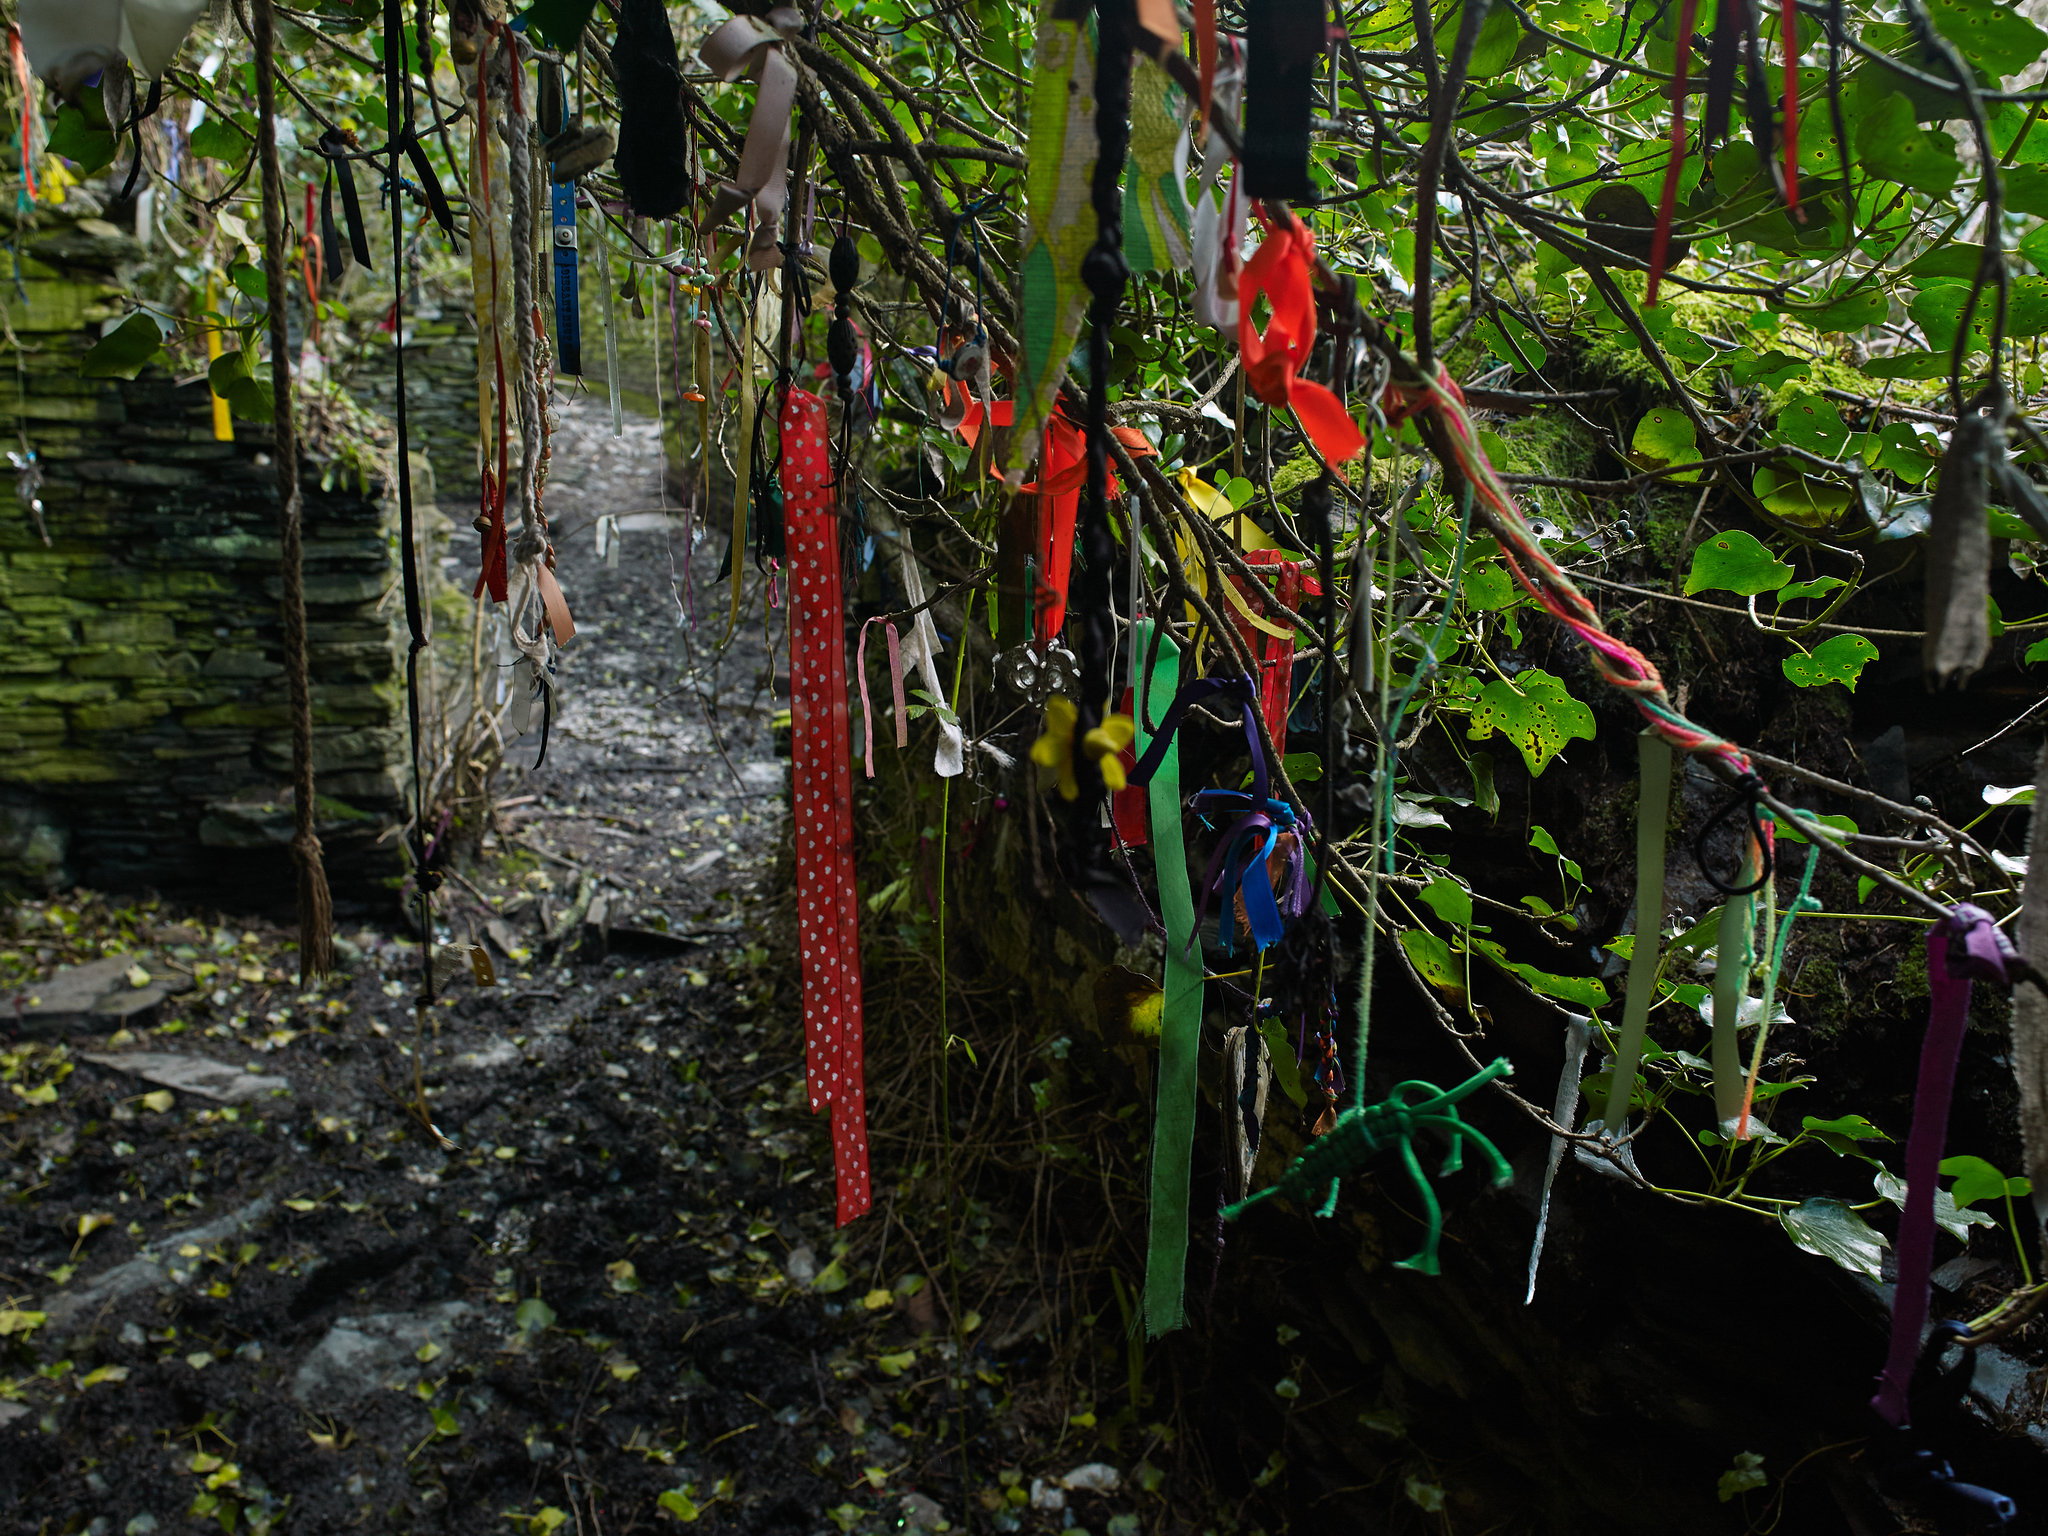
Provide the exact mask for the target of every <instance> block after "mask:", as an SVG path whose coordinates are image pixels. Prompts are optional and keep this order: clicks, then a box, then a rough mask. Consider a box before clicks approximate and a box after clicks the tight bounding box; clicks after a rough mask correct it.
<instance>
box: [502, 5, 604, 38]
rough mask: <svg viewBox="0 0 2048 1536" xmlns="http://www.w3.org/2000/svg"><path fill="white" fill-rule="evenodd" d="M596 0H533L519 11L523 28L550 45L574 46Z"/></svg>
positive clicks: (580, 35)
mask: <svg viewBox="0 0 2048 1536" xmlns="http://www.w3.org/2000/svg"><path fill="white" fill-rule="evenodd" d="M595 9H597V0H535V3H534V4H532V5H530V6H528V7H527V8H526V10H525V11H523V12H521V13H520V19H521V20H522V21H524V22H525V23H526V30H527V31H529V32H531V33H532V34H533V35H534V36H535V37H538V38H539V39H540V40H541V41H542V42H543V43H545V44H547V46H548V47H550V48H556V49H569V48H574V47H575V46H576V44H577V42H578V41H579V40H580V39H581V38H582V36H583V29H584V27H585V26H587V25H588V24H589V22H590V13H591V12H592V11H594V10H595Z"/></svg>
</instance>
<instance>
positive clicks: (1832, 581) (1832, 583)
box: [1778, 576, 1848, 607]
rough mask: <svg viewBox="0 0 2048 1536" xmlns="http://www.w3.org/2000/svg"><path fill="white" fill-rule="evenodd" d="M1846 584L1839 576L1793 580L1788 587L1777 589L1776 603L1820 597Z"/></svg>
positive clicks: (1781, 603)
mask: <svg viewBox="0 0 2048 1536" xmlns="http://www.w3.org/2000/svg"><path fill="white" fill-rule="evenodd" d="M1847 585H1848V583H1847V582H1846V581H1844V580H1842V578H1841V577H1839V576H1816V577H1814V578H1813V580H1811V581H1795V582H1793V583H1792V584H1791V585H1790V586H1788V587H1780V588H1779V589H1778V604H1779V606H1780V607H1783V606H1784V605H1785V604H1786V603H1796V602H1798V601H1800V600H1801V599H1802V598H1808V597H1821V596H1823V595H1825V594H1827V593H1829V592H1832V591H1834V590H1835V589H1836V588H1837V587H1846V586H1847Z"/></svg>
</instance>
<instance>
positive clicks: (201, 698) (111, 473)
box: [0, 215, 405, 907]
mask: <svg viewBox="0 0 2048 1536" xmlns="http://www.w3.org/2000/svg"><path fill="white" fill-rule="evenodd" d="M12 233H13V236H14V240H13V244H14V254H15V257H16V260H17V261H18V270H19V279H18V281H16V282H13V283H9V284H4V285H0V297H4V303H5V314H6V319H7V324H8V326H9V327H10V329H11V335H10V336H9V338H8V345H9V350H10V351H11V353H12V354H13V361H14V364H15V367H14V373H15V388H14V389H13V390H7V389H6V387H5V384H4V382H0V406H4V409H5V411H6V413H7V416H8V418H9V420H8V425H9V426H10V427H12V428H14V429H15V430H14V431H11V432H9V433H8V434H7V435H8V436H9V437H10V438H13V439H14V441H13V442H12V443H10V444H9V446H10V447H12V448H14V449H15V451H16V452H17V454H20V453H21V452H22V450H23V449H24V448H26V449H27V450H31V451H33V453H34V455H35V462H36V466H37V468H38V469H39V470H40V473H41V485H40V497H41V501H42V512H41V519H40V522H41V526H40V527H38V522H37V518H36V516H35V515H34V514H33V512H32V510H31V508H30V506H29V505H28V504H27V500H26V499H25V497H24V496H23V495H22V494H21V493H23V492H26V491H27V490H28V489H29V488H30V486H29V480H30V478H31V477H30V476H28V475H24V474H23V473H21V472H20V471H19V470H17V472H16V480H17V495H16V496H14V497H7V498H4V501H0V644H4V647H5V651H6V654H7V656H8V658H9V663H10V664H9V665H8V667H7V668H6V670H5V672H4V673H0V882H4V883H6V884H10V885H14V886H28V887H42V888H48V887H54V886H62V885H65V884H68V883H71V882H83V883H87V884H90V885H93V886H97V887H102V888H107V889H112V890H137V889H145V888H151V889H159V890H165V891H181V892H186V893H191V894H195V895H213V896H217V897H220V898H222V899H227V900H233V901H236V902H238V903H239V904H241V905H243V906H244V907H247V906H249V905H252V904H256V903H260V902H262V901H266V900H269V899H272V898H273V897H276V896H281V895H282V894H283V893H284V892H285V891H287V890H288V888H289V887H288V880H289V875H290V869H289V852H288V846H287V845H288V841H289V837H290V831H291V820H292V809H291V795H290V788H289V769H290V752H291V748H290V738H289V734H288V731H287V728H286V698H285V681H284V675H283V667H282V665H281V654H280V647H281V621H280V617H279V612H278V595H279V576H278V558H279V539H278V527H277V505H276V492H275V480H274V478H273V476H274V470H273V468H272V467H271V464H270V459H269V448H270V440H269V434H268V430H267V428H262V427H252V425H251V424H249V423H246V422H240V421H238V422H236V423H235V440H234V441H232V442H217V441H216V440H215V438H214V431H213V418H212V407H211V396H210V394H209V392H208V390H207V387H206V383H205V381H204V379H203V378H184V379H180V378H174V377H172V376H171V374H170V373H169V372H168V371H166V370H165V369H164V368H163V367H161V366H158V365H152V366H151V367H150V368H148V369H147V370H145V371H144V372H143V374H142V375H141V376H140V377H138V378H136V379H134V380H132V381H123V380H108V379H87V378H83V377H81V376H80V374H79V371H78V365H79V360H80V358H81V357H82V356H83V355H84V353H85V352H86V351H87V349H89V348H90V347H91V346H92V344H93V342H94V341H95V340H96V339H97V336H98V332H99V328H100V325H101V324H102V323H103V322H105V321H107V320H110V319H117V318H119V317H120V316H121V314H122V313H123V306H122V304H121V302H120V298H119V290H118V289H117V288H116V286H115V284H114V282H113V276H114V274H115V272H117V271H118V270H119V268H120V266H121V265H122V264H123V263H124V262H126V261H129V260H132V259H134V258H135V257H136V256H138V255H139V254H140V252H139V250H138V248H137V247H136V246H135V244H134V242H133V240H132V239H131V238H130V237H129V236H128V235H126V234H125V233H123V232H122V231H120V230H119V229H117V228H115V227H114V226H112V225H110V224H107V223H103V222H100V221H98V220H92V219H87V220H81V221H76V222H70V221H62V222H60V221H54V220H51V219H50V218H49V217H48V216H47V215H44V216H43V217H42V219H41V221H40V222H39V223H38V224H36V225H34V226H24V227H21V228H19V229H16V230H14V231H13V232H12ZM306 486H307V495H306V503H305V520H306V523H305V526H306V600H307V608H308V619H309V635H310V640H311V647H312V649H311V665H312V687H313V704H314V711H315V736H316V741H315V752H316V767H317V770H318V773H319V785H320V795H321V802H320V824H321V832H322V837H323V839H324V840H325V842H326V845H327V850H328V853H327V863H328V869H329V872H330V875H331V876H332V877H333V879H334V881H335V884H336V889H337V892H338V893H339V894H340V895H341V896H342V897H343V898H345V899H346V898H354V899H356V900H361V899H364V898H366V897H369V896H371V895H373V894H374V893H375V892H376V891H377V889H378V888H379V886H380V885H381V884H384V883H386V882H388V881H389V880H391V879H392V878H393V877H395V875H396V874H397V872H398V859H399V845H398V840H397V839H396V838H394V837H389V836H383V835H382V834H384V833H385V832H386V830H387V829H388V827H389V826H390V825H391V823H392V821H393V819H394V818H395V817H396V815H397V814H398V812H399V808H400V789H401V780H400V771H401V763H402V761H403V759H404V756H405V736H404V710H403V693H402V676H403V673H402V665H401V658H402V647H401V644H400V640H399V637H398V635H397V634H396V633H395V626H396V624H397V623H399V622H402V616H401V614H400V612H399V608H400V604H399V601H398V597H397V592H396V551H397V540H396V528H395V523H396V514H395V510H394V509H393V508H392V507H391V506H390V505H389V504H388V503H386V502H385V501H383V500H382V499H381V498H380V496H379V495H378V494H376V493H375V492H376V488H375V487H372V494H364V493H362V492H361V491H359V490H358V489H356V488H355V487H354V486H353V485H338V486H336V487H335V488H333V489H331V490H322V489H321V488H320V474H319V471H318V470H317V468H313V467H311V466H309V467H308V470H307V474H306Z"/></svg>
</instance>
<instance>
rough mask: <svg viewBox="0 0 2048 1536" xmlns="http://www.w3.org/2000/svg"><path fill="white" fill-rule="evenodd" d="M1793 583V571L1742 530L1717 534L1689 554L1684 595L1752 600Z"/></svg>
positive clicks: (1753, 536)
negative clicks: (1729, 594) (1711, 594)
mask: <svg viewBox="0 0 2048 1536" xmlns="http://www.w3.org/2000/svg"><path fill="white" fill-rule="evenodd" d="M1791 579H1792V567H1791V566H1789V565H1787V564H1786V563H1785V562H1784V561H1783V560H1780V559H1779V558H1778V557H1777V556H1776V555H1774V554H1772V553H1771V552H1770V551H1769V550H1768V549H1766V548H1764V546H1763V545H1762V544H1761V543H1759V542H1758V540H1757V538H1756V535H1754V534H1750V533H1744V532H1743V531H1742V530H1741V529H1739V528H1737V529H1732V530H1731V531H1729V532H1727V533H1723V534H1719V535H1717V536H1715V537H1714V538H1711V539H1709V540H1707V542H1706V543H1704V544H1702V545H1700V547H1699V548H1698V549H1696V550H1694V551H1693V553H1692V569H1691V570H1690V571H1688V572H1687V573H1686V577H1685V592H1686V596H1688V597H1690V596H1691V595H1692V594H1693V593H1695V592H1733V593H1735V594H1736V596H1738V597H1753V596H1755V595H1756V594H1757V593H1759V592H1775V591H1777V590H1778V588H1780V587H1782V586H1784V585H1785V583H1786V582H1788V581H1790V580H1791Z"/></svg>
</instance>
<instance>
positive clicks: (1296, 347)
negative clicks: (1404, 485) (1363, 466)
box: [1237, 212, 1365, 465]
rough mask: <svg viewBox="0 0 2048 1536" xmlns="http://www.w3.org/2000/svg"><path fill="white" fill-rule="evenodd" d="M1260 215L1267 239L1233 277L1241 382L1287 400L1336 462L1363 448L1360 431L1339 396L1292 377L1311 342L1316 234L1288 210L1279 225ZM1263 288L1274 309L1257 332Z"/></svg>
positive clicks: (1272, 400) (1271, 398) (1265, 396)
mask: <svg viewBox="0 0 2048 1536" xmlns="http://www.w3.org/2000/svg"><path fill="white" fill-rule="evenodd" d="M1259 222H1260V223H1261V224H1262V225H1264V226H1265V229H1266V239H1265V244H1263V245H1261V246H1260V247H1259V248H1258V251H1257V252H1256V253H1255V254H1254V255H1253V256H1252V259H1251V260H1250V261H1247V262H1246V263H1245V264H1244V272H1243V274H1242V275H1241V276H1240V277H1239V278H1238V296H1237V345H1238V351H1239V352H1240V353H1241V354H1242V355H1243V358H1244V370H1245V383H1246V384H1247V385H1248V386H1249V387H1250V389H1251V392H1252V393H1253V394H1255V395H1257V396H1258V397H1259V398H1260V399H1261V400H1263V401H1265V402H1266V404H1268V405H1276V406H1291V407H1293V409H1294V414H1295V415H1296V416H1297V417H1299V418H1300V420H1301V429H1302V431H1304V432H1306V433H1307V434H1308V436H1309V441H1310V442H1312V443H1314V444H1315V445H1316V448H1317V450H1318V451H1319V452H1320V453H1321V454H1322V456H1323V457H1324V458H1325V459H1327V460H1328V461H1329V462H1330V463H1331V464H1333V465H1334V464H1342V463H1343V462H1345V460H1347V459H1352V458H1356V457H1357V456H1358V455H1359V454H1360V453H1362V452H1364V451H1365V436H1364V434H1363V433H1361V432H1360V431H1359V430H1358V423H1357V422H1355V421H1353V420H1352V419H1351V414H1350V412H1348V411H1346V410H1345V409H1344V402H1343V401H1341V400H1339V399H1338V398H1337V397H1336V396H1335V395H1333V394H1332V393H1330V391H1329V390H1327V389H1325V388H1323V386H1322V385H1320V384H1315V383H1311V382H1310V381H1309V380H1307V379H1304V378H1299V377H1297V376H1296V375H1297V373H1298V371H1299V370H1300V369H1301V368H1302V367H1303V365H1305V364H1306V363H1307V362H1308V358H1309V354H1310V353H1311V352H1312V351H1314V350H1315V344H1316V299H1315V291H1314V289H1313V288H1312V287H1311V286H1310V283H1309V272H1310V270H1311V269H1312V267H1313V265H1314V263H1315V256H1316V237H1315V236H1314V235H1313V234H1311V233H1310V232H1309V228H1308V226H1307V225H1306V224H1304V223H1302V222H1301V220H1300V219H1298V218H1296V217H1295V216H1294V215H1293V214H1289V215H1288V219H1287V225H1286V226H1285V227H1281V226H1279V225H1275V224H1273V223H1272V222H1271V221H1270V220H1269V219H1267V218H1266V216H1265V214H1264V213H1263V212H1261V214H1260V216H1259ZM1261 293H1263V294H1265V296H1266V302H1267V303H1268V304H1270V305H1271V306H1272V310H1273V313H1272V316H1271V318H1270V319H1268V320H1267V322H1266V334H1265V335H1263V336H1261V335H1260V334H1259V328H1258V325H1257V324H1256V323H1255V322H1254V321H1253V319H1252V313H1253V311H1254V310H1255V309H1256V308H1257V307H1258V298H1259V295H1260V294H1261Z"/></svg>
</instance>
